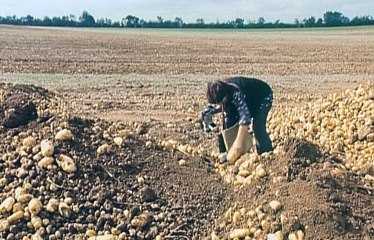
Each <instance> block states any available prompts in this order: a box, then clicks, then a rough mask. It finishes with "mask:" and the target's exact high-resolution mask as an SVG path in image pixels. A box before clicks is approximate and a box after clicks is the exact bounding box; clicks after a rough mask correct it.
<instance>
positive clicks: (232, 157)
mask: <svg viewBox="0 0 374 240" xmlns="http://www.w3.org/2000/svg"><path fill="white" fill-rule="evenodd" d="M241 152H242V144H241V143H240V141H237V140H235V141H234V143H233V144H232V146H231V148H230V150H229V152H228V154H227V160H228V161H229V163H230V164H234V163H235V161H236V160H237V159H238V158H239V157H240V155H241Z"/></svg>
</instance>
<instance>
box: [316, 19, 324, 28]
mask: <svg viewBox="0 0 374 240" xmlns="http://www.w3.org/2000/svg"><path fill="white" fill-rule="evenodd" d="M316 26H317V27H322V26H323V20H322V18H318V20H317V22H316Z"/></svg>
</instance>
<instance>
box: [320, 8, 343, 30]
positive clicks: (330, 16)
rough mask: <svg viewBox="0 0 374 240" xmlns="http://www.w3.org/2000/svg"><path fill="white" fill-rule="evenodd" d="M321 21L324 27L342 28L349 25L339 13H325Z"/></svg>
mask: <svg viewBox="0 0 374 240" xmlns="http://www.w3.org/2000/svg"><path fill="white" fill-rule="evenodd" d="M323 21H324V23H325V25H326V26H329V27H330V26H331V27H332V26H344V25H347V24H348V23H349V19H348V18H347V17H345V16H344V15H343V14H342V13H340V12H326V13H325V14H324V15H323Z"/></svg>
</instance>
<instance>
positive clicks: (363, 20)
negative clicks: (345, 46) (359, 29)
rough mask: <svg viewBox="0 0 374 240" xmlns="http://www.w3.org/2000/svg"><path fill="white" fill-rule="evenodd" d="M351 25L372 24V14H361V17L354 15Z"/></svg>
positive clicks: (373, 21)
mask: <svg viewBox="0 0 374 240" xmlns="http://www.w3.org/2000/svg"><path fill="white" fill-rule="evenodd" d="M350 24H351V25H353V26H357V25H373V24H374V20H373V17H372V16H362V17H354V18H353V19H352V20H351V22H350Z"/></svg>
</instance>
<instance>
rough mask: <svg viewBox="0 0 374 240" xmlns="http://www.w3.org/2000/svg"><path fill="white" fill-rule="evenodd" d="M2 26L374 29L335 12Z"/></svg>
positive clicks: (11, 19)
mask: <svg viewBox="0 0 374 240" xmlns="http://www.w3.org/2000/svg"><path fill="white" fill-rule="evenodd" d="M0 24H9V25H26V26H54V27H106V28H109V27H111V28H120V27H126V28H300V27H305V28H309V27H339V26H362V25H374V19H373V17H372V16H370V15H366V16H357V17H354V18H353V19H349V18H348V17H346V16H344V14H343V13H340V12H336V11H327V12H326V13H324V14H323V17H321V18H316V17H313V16H312V17H309V18H304V19H302V20H301V19H295V21H294V22H293V23H282V22H281V21H280V20H276V21H275V22H267V21H266V20H265V18H263V17H260V18H259V19H257V20H248V21H245V20H244V19H243V18H236V19H235V20H231V21H226V22H219V21H218V20H217V21H216V22H213V23H206V22H205V21H204V19H203V18H198V19H196V22H195V23H186V22H184V21H183V20H182V18H180V17H176V18H175V19H174V20H164V19H163V18H162V17H160V16H158V17H157V19H156V20H149V21H145V20H144V19H140V18H139V17H137V16H133V15H127V16H126V17H124V18H122V19H121V21H112V20H111V19H109V18H99V19H96V20H95V18H94V17H93V16H92V15H91V14H90V13H88V12H87V11H83V13H82V15H81V16H79V17H76V16H75V15H72V14H70V15H68V16H62V17H52V18H50V17H44V18H43V19H39V18H35V17H33V16H31V15H27V16H26V17H19V18H18V17H17V16H15V15H14V16H6V17H1V16H0Z"/></svg>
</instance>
